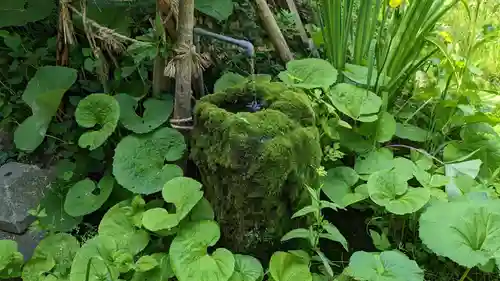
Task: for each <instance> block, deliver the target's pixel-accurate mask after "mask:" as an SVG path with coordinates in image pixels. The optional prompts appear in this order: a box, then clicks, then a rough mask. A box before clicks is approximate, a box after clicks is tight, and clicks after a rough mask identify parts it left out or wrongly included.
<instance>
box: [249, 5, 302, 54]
mask: <svg viewBox="0 0 500 281" xmlns="http://www.w3.org/2000/svg"><path fill="white" fill-rule="evenodd" d="M255 3H256V5H257V12H258V14H259V16H260V19H261V20H262V23H263V25H264V29H265V30H266V32H267V34H268V35H269V38H271V42H272V43H273V45H274V48H275V49H276V51H277V52H278V55H279V56H280V58H281V60H282V61H283V62H285V63H287V62H289V61H291V60H293V54H292V52H291V51H290V48H289V47H288V44H287V43H286V40H285V37H283V33H281V30H280V28H279V26H278V23H277V22H276V20H275V19H274V16H273V13H272V12H271V9H269V6H268V5H267V2H266V0H255Z"/></svg>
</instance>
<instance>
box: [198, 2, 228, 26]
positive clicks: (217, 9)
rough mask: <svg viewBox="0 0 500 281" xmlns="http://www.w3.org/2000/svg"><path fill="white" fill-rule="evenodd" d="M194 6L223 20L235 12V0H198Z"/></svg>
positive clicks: (208, 14)
mask: <svg viewBox="0 0 500 281" xmlns="http://www.w3.org/2000/svg"><path fill="white" fill-rule="evenodd" d="M194 7H195V8H196V9H197V10H198V11H200V12H202V13H204V14H205V15H207V16H211V17H213V18H214V19H216V20H218V21H223V20H226V19H227V18H228V17H229V16H230V15H231V14H232V13H233V0H196V1H194Z"/></svg>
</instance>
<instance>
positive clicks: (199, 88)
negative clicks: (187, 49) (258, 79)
mask: <svg viewBox="0 0 500 281" xmlns="http://www.w3.org/2000/svg"><path fill="white" fill-rule="evenodd" d="M193 33H194V35H195V36H194V43H195V45H196V48H197V50H198V51H199V50H200V47H201V46H200V37H201V36H207V37H212V38H214V39H216V40H220V41H224V42H227V43H230V44H233V45H236V46H239V47H241V48H243V49H245V54H246V55H247V56H248V57H249V58H251V57H253V56H254V54H255V53H254V47H253V44H252V43H251V42H250V41H246V40H239V39H235V38H232V37H229V36H225V35H222V34H217V33H213V32H210V31H208V30H205V29H203V28H199V27H195V28H194V29H193ZM194 87H195V91H196V92H198V95H199V97H202V96H204V95H205V86H204V82H203V73H202V74H200V76H199V77H198V78H197V79H196V81H195V84H194Z"/></svg>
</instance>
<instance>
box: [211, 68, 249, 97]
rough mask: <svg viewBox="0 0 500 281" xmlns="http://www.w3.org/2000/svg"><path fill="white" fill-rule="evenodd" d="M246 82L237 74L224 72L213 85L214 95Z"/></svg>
mask: <svg viewBox="0 0 500 281" xmlns="http://www.w3.org/2000/svg"><path fill="white" fill-rule="evenodd" d="M246 81H247V79H246V78H245V77H243V76H241V75H239V74H237V73H233V72H226V73H224V75H222V76H221V77H220V78H219V79H217V81H216V82H215V85H214V93H220V92H223V91H225V90H226V89H228V88H231V87H235V86H238V85H240V84H243V83H245V82H246Z"/></svg>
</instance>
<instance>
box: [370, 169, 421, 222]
mask: <svg viewBox="0 0 500 281" xmlns="http://www.w3.org/2000/svg"><path fill="white" fill-rule="evenodd" d="M367 184H368V192H369V194H370V198H371V199H372V201H373V202H375V203H376V204H377V205H379V206H383V207H385V208H386V209H387V211H389V212H391V213H394V214H398V215H403V214H409V213H414V212H416V211H418V210H420V209H421V208H422V207H423V206H424V205H425V204H426V203H427V202H428V201H429V199H430V191H429V190H428V189H427V188H409V187H408V183H407V182H406V179H405V178H404V177H401V175H400V174H399V173H398V170H396V169H394V170H385V171H380V172H376V173H374V174H372V175H371V176H370V178H369V179H368V183H367Z"/></svg>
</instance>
